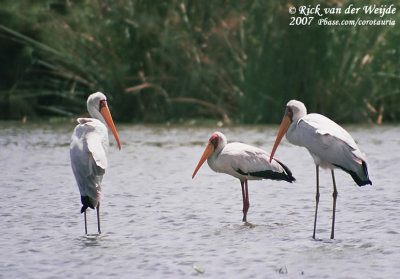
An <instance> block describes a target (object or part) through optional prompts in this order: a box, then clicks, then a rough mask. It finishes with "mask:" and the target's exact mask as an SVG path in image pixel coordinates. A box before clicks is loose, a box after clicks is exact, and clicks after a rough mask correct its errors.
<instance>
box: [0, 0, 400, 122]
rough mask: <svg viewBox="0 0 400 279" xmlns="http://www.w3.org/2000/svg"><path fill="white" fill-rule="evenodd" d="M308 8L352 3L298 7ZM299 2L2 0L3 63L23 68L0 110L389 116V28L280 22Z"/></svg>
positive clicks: (393, 113)
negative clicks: (302, 107)
mask: <svg viewBox="0 0 400 279" xmlns="http://www.w3.org/2000/svg"><path fill="white" fill-rule="evenodd" d="M364 2H365V3H364ZM376 2H379V3H385V1H376ZM317 3H320V4H321V5H322V6H325V7H329V6H334V7H336V6H340V5H342V6H347V5H348V4H349V3H350V2H349V3H347V2H346V3H344V1H328V0H326V1H309V2H307V5H316V4H317ZM301 4H302V1H297V2H296V1H294V2H293V1H222V0H220V1H213V2H204V1H178V0H171V1H134V0H121V1H107V0H97V1H86V2H85V3H80V2H78V1H65V2H63V1H50V0H49V1H36V2H35V3H31V1H21V3H20V4H19V5H18V4H16V2H15V1H6V2H5V4H4V5H3V6H2V7H1V8H0V13H3V14H4V15H6V16H5V17H4V18H5V19H7V18H8V19H10V18H12V17H11V14H14V13H15V14H18V15H19V17H17V18H16V19H14V21H12V23H9V21H7V22H6V21H5V20H0V23H2V25H1V26H0V39H1V40H4V41H9V42H10V41H12V42H14V44H16V45H18V46H19V51H18V53H16V54H15V55H14V56H11V57H10V58H9V59H10V62H11V63H13V62H14V61H16V63H18V61H19V60H18V59H19V58H20V60H22V62H21V65H22V66H20V67H16V68H14V69H13V71H15V73H16V74H15V76H17V78H14V79H12V82H11V83H8V84H6V85H0V86H1V87H0V89H1V90H2V91H3V92H4V95H3V96H2V97H1V96H0V106H1V107H6V108H7V110H6V111H7V112H8V114H9V115H8V116H10V115H12V116H13V117H20V116H23V115H35V114H36V115H47V114H61V115H65V116H72V115H76V114H78V113H84V111H85V106H84V104H85V99H86V97H87V95H88V94H90V93H92V92H95V91H104V92H105V93H106V94H107V95H108V96H109V98H110V99H111V100H112V101H111V102H110V104H111V106H112V109H113V115H114V117H115V119H117V120H120V121H152V122H154V121H155V122H160V121H167V120H171V119H172V120H179V119H189V118H220V119H222V120H223V121H225V122H228V123H230V122H242V123H278V122H279V120H280V118H281V116H282V113H283V110H284V105H285V103H286V102H287V101H288V100H290V99H293V98H297V99H300V100H302V101H304V102H305V103H306V105H307V107H308V108H309V111H318V112H321V113H324V114H326V115H328V116H330V117H332V118H334V119H335V120H337V121H340V122H346V121H347V122H354V121H355V122H364V121H369V122H376V121H378V120H379V119H380V118H383V120H384V121H396V120H399V118H400V109H399V107H398V106H397V104H398V103H399V101H400V95H399V93H400V89H399V88H400V86H399V85H400V82H399V81H400V74H399V69H400V67H399V66H400V56H399V52H400V44H399V43H400V40H399V38H400V36H399V35H400V31H399V28H396V26H394V27H392V26H365V27H329V26H319V25H317V24H313V25H311V26H289V22H290V14H289V13H288V8H289V7H290V5H294V6H296V7H298V6H299V5H301ZM364 4H368V2H367V1H357V2H356V3H355V5H357V6H362V5H364ZM28 11H29V12H28ZM399 15H400V10H399V12H398V13H396V14H395V15H394V16H392V18H395V19H396V20H398V21H399V22H398V24H400V20H399V17H400V16H399ZM348 17H349V16H346V15H337V16H336V18H338V19H345V18H348ZM315 20H317V19H315ZM21 57H22V58H21ZM0 67H1V66H0ZM2 117H7V115H4V113H3V115H2Z"/></svg>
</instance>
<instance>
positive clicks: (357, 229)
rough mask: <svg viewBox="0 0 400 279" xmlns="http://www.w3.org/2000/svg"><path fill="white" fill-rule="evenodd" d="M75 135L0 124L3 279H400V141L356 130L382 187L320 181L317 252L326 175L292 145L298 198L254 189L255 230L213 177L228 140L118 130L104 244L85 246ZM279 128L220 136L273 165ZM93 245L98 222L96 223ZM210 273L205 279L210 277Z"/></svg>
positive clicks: (290, 161) (233, 191)
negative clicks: (212, 156) (214, 146)
mask: <svg viewBox="0 0 400 279" xmlns="http://www.w3.org/2000/svg"><path fill="white" fill-rule="evenodd" d="M74 125H75V124H74V123H71V124H69V123H67V124H48V123H28V124H26V125H22V124H20V123H15V122H0V166H1V176H0V189H1V197H0V199H1V210H0V222H1V226H0V235H1V237H0V278H68V277H69V278H89V276H90V277H91V278H111V277H115V278H190V277H203V278H281V277H282V278H395V277H397V275H398V273H399V272H400V264H399V263H400V235H399V229H400V217H399V216H400V214H399V213H400V212H399V204H400V187H399V176H398V173H399V164H398V162H399V160H400V152H399V150H400V129H399V128H398V127H397V126H346V127H345V128H346V129H347V130H348V131H349V132H350V133H351V134H352V136H353V137H354V138H355V139H356V140H357V142H358V144H359V147H360V148H361V150H362V151H363V152H364V153H366V154H367V157H368V163H369V171H370V178H371V180H372V182H373V186H364V187H361V188H360V187H358V186H357V185H356V184H355V183H354V182H353V181H352V179H351V177H350V176H349V175H348V174H346V173H344V172H342V171H339V170H338V171H336V182H337V185H338V191H339V197H338V204H337V215H336V231H335V232H336V235H335V236H336V239H335V240H330V239H329V236H330V225H331V224H330V222H331V206H332V184H331V177H330V172H329V171H322V172H321V176H320V181H321V188H320V189H321V199H320V210H319V220H318V226H317V237H318V239H317V240H313V239H312V238H311V235H312V227H313V215H314V200H315V198H314V197H315V173H314V172H315V166H314V164H313V161H312V159H311V156H310V155H309V154H308V153H307V151H306V150H305V149H304V148H300V147H296V146H293V145H291V144H289V143H288V142H287V141H286V140H283V142H282V144H281V145H280V147H279V148H278V150H277V153H276V157H277V158H279V159H280V160H281V161H282V162H284V163H285V164H286V165H287V166H288V167H289V168H290V169H291V170H292V172H293V175H294V176H295V177H296V179H297V181H296V182H295V183H293V184H290V183H287V182H278V181H267V180H264V181H250V182H249V196H250V209H249V213H248V221H249V222H250V223H251V224H252V225H251V226H249V225H244V224H243V223H242V222H241V219H242V212H241V209H242V200H241V190H240V183H239V181H238V180H237V179H235V178H232V177H230V176H228V175H225V174H217V173H214V172H213V171H212V170H210V168H209V167H208V165H207V164H205V165H203V167H202V168H201V169H200V171H199V172H198V174H197V175H196V178H195V179H193V180H192V179H191V175H192V172H193V170H194V168H195V166H196V164H197V162H198V160H199V159H200V156H201V154H202V152H203V149H204V147H205V145H206V143H207V140H208V138H209V136H210V135H211V133H212V132H213V131H214V130H217V128H214V127H195V126H165V125H151V126H143V125H118V124H117V129H118V130H119V134H120V138H121V143H122V150H121V151H119V150H118V149H117V147H116V144H115V142H114V139H113V138H112V137H111V136H110V140H111V143H112V146H111V147H110V152H109V166H110V167H109V169H108V170H107V172H106V175H105V176H104V180H103V199H102V208H101V216H102V231H103V234H102V235H101V236H100V237H98V236H90V237H85V236H84V226H83V216H82V215H81V214H80V213H79V210H80V207H81V205H80V196H79V191H78V188H77V186H76V184H75V180H74V177H73V174H72V171H71V168H70V165H69V164H70V162H69V141H70V136H71V133H72V130H73V127H74ZM277 128H278V127H277V126H239V127H227V128H225V127H224V128H219V129H218V130H221V131H222V132H224V133H225V135H226V136H227V138H228V141H241V142H245V143H248V144H251V145H255V146H258V147H261V148H263V149H265V150H267V151H268V152H270V150H271V148H272V145H273V142H274V140H275V136H276V132H277ZM88 219H89V228H88V229H89V232H90V233H95V232H96V215H95V211H93V210H91V211H89V214H88ZM201 272H203V273H201Z"/></svg>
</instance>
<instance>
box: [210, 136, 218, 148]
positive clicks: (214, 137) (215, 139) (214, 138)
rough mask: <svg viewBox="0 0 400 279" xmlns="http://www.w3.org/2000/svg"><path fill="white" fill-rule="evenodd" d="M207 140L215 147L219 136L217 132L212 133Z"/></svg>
mask: <svg viewBox="0 0 400 279" xmlns="http://www.w3.org/2000/svg"><path fill="white" fill-rule="evenodd" d="M209 142H211V143H212V145H214V148H217V146H218V143H219V136H218V135H217V134H214V135H212V136H211V138H210V140H209Z"/></svg>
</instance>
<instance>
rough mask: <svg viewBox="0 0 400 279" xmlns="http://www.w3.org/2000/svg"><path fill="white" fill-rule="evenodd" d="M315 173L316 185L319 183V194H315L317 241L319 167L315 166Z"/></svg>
mask: <svg viewBox="0 0 400 279" xmlns="http://www.w3.org/2000/svg"><path fill="white" fill-rule="evenodd" d="M315 167H316V168H315V171H316V178H317V179H316V183H317V193H316V194H315V215H314V232H313V236H312V237H313V238H314V239H315V230H316V228H317V214H318V203H319V166H318V165H315Z"/></svg>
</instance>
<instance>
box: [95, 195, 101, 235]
mask: <svg viewBox="0 0 400 279" xmlns="http://www.w3.org/2000/svg"><path fill="white" fill-rule="evenodd" d="M96 211H97V231H98V232H99V234H101V230H100V202H99V203H98V204H97V207H96Z"/></svg>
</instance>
